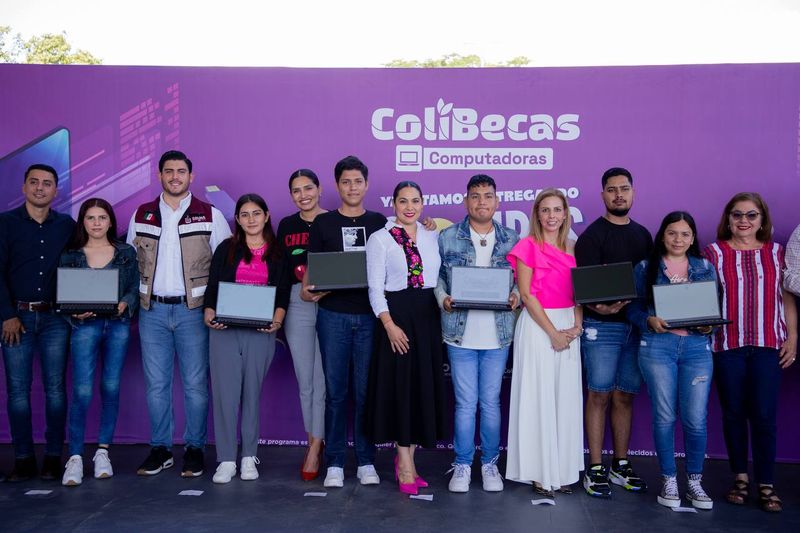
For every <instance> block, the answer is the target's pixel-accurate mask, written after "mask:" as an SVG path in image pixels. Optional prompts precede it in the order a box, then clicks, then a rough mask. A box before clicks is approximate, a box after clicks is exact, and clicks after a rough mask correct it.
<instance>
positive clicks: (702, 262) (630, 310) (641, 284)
mask: <svg viewBox="0 0 800 533" xmlns="http://www.w3.org/2000/svg"><path fill="white" fill-rule="evenodd" d="M687 257H688V259H689V282H690V283H691V282H695V281H711V280H714V281H716V279H717V273H716V272H715V271H714V268H713V267H712V266H711V263H709V262H708V260H707V259H704V258H702V257H693V256H691V255H689V256H687ZM659 262H660V263H661V264H660V267H659V269H658V273H657V275H656V282H655V285H668V284H669V283H670V281H669V277H667V274H666V273H665V270H666V267H665V265H664V260H663V259H661V260H659ZM647 264H648V260H647V259H644V260H643V261H641V262H639V264H638V265H636V268H634V270H633V277H634V279H635V281H636V294H637V295H638V296H637V298H635V299H634V300H633V301H631V303H629V304H628V305H627V306H626V308H625V313H626V316H627V318H628V321H629V322H630V323H631V324H633V325H634V326H636V327H637V328H639V331H641V332H642V333H643V334H644V333H652V330H651V329H650V326H649V325H648V324H647V319H648V317H651V316H655V315H656V312H655V307H654V306H653V301H652V298H650V296H649V295H650V292H651V291H650V287H648V286H647ZM688 331H689V334H692V335H702V333H700V332H699V331H697V330H696V329H694V328H689V330H688Z"/></svg>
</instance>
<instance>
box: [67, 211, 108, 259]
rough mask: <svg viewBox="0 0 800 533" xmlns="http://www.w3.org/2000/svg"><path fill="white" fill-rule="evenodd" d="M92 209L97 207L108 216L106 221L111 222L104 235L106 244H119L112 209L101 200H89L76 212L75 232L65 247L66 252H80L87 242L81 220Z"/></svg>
mask: <svg viewBox="0 0 800 533" xmlns="http://www.w3.org/2000/svg"><path fill="white" fill-rule="evenodd" d="M92 207H99V208H100V209H102V210H103V211H105V212H106V213H107V214H108V220H109V222H111V225H110V226H109V227H108V233H106V238H107V239H108V242H109V243H111V244H116V243H118V242H119V238H118V237H117V217H116V216H115V215H114V208H113V207H111V204H110V203H108V202H107V201H105V200H103V199H102V198H89V199H88V200H85V201H84V202H83V203H82V204H81V208H80V210H79V211H78V223H77V224H75V231H73V232H72V238H71V239H70V241H69V244H68V245H67V249H68V250H80V249H81V248H83V247H84V246H86V243H87V242H89V234H88V233H87V232H86V227H84V225H83V220H84V219H85V218H86V212H87V211H88V210H89V209H91V208H92Z"/></svg>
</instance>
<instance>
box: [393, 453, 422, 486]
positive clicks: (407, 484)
mask: <svg viewBox="0 0 800 533" xmlns="http://www.w3.org/2000/svg"><path fill="white" fill-rule="evenodd" d="M394 479H395V481H397V485H398V487H400V492H402V493H403V494H412V495H416V494H419V485H417V483H416V481H415V482H414V483H401V482H400V472H399V468H398V465H397V456H396V455H395V457H394ZM417 479H419V478H417Z"/></svg>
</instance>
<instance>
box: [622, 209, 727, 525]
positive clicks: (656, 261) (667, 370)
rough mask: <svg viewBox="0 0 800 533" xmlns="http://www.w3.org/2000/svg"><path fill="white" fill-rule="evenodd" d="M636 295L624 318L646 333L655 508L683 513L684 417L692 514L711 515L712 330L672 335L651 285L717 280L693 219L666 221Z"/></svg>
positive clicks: (642, 352)
mask: <svg viewBox="0 0 800 533" xmlns="http://www.w3.org/2000/svg"><path fill="white" fill-rule="evenodd" d="M634 276H635V278H636V293H637V294H638V295H639V298H637V299H636V300H634V301H633V302H631V304H630V305H628V309H627V317H628V320H629V321H630V322H631V323H633V324H634V325H635V326H636V327H638V328H639V330H640V331H641V344H640V347H639V368H640V369H641V371H642V376H643V377H644V380H645V382H646V383H647V390H648V393H649V395H650V403H651V405H652V412H653V439H654V441H655V447H656V452H657V453H658V461H659V465H660V467H661V474H662V476H663V478H664V485H663V488H662V490H661V493H660V494H659V496H658V503H660V504H661V505H664V506H666V507H679V506H680V495H679V493H678V484H677V477H676V476H677V468H676V465H675V420H676V418H677V413H679V412H680V414H681V422H682V424H683V434H684V448H685V451H686V471H687V475H688V489H687V492H686V497H687V499H688V500H689V501H691V502H692V505H693V506H694V507H697V508H699V509H711V508H712V506H713V502H712V501H711V498H709V497H708V495H707V494H706V493H705V491H704V490H703V487H702V485H701V481H702V476H703V460H704V458H705V452H706V415H707V406H708V394H709V391H710V389H711V377H712V372H713V366H714V364H713V359H712V355H711V345H710V342H711V337H710V333H711V328H710V327H708V328H690V329H667V323H666V322H665V321H664V320H663V319H662V318H660V317H658V316H656V314H655V311H654V306H653V289H652V287H653V286H654V285H663V284H667V283H687V282H696V281H709V280H716V274H715V272H714V269H713V268H712V267H711V264H710V263H709V262H708V261H707V260H705V259H703V258H702V257H701V255H700V246H699V244H698V243H697V228H696V226H695V223H694V219H693V218H692V216H691V215H690V214H689V213H686V212H685V211H674V212H672V213H670V214H668V215H667V216H666V217H664V220H663V221H662V222H661V227H660V228H659V229H658V233H657V234H656V236H655V239H654V248H653V253H652V254H651V256H650V258H649V259H645V260H644V261H642V262H640V263H639V264H638V265H636V269H635V271H634Z"/></svg>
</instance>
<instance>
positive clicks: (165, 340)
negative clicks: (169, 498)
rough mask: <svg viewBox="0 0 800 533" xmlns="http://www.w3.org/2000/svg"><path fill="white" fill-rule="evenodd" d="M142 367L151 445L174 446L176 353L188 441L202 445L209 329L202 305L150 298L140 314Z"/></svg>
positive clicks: (187, 443)
mask: <svg viewBox="0 0 800 533" xmlns="http://www.w3.org/2000/svg"><path fill="white" fill-rule="evenodd" d="M139 336H140V338H141V344H142V366H143V368H144V380H145V385H146V387H147V411H148V413H149V415H150V431H151V439H150V445H151V446H166V447H168V448H169V447H171V446H172V436H173V432H174V429H173V428H174V419H173V416H172V373H173V368H174V362H175V354H176V353H177V354H178V366H179V370H180V375H181V382H182V384H183V402H184V410H185V414H186V429H185V431H184V433H183V440H184V442H185V443H186V445H187V446H194V447H196V448H202V447H203V446H205V444H206V424H207V418H208V328H207V327H206V326H205V324H203V309H202V308H199V307H198V308H196V309H189V308H187V307H186V305H184V304H162V303H158V302H155V301H154V302H152V303H151V304H150V309H149V310H145V309H142V311H141V312H140V313H139Z"/></svg>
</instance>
